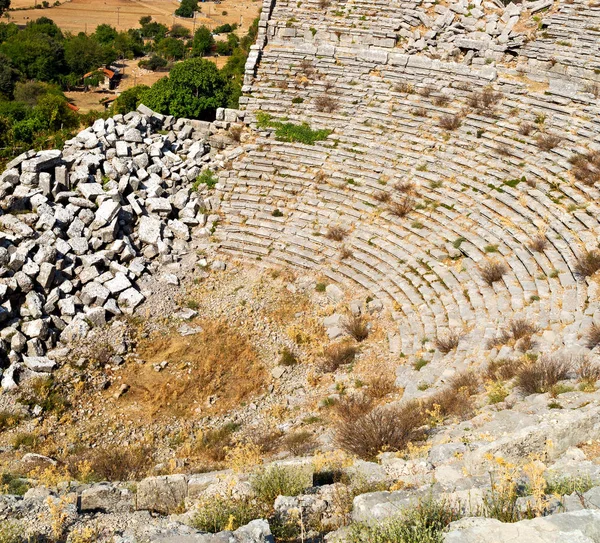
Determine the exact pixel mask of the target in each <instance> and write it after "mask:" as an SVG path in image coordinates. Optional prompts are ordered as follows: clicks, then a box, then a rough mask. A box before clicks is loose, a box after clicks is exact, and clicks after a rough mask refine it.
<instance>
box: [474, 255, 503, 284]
mask: <svg viewBox="0 0 600 543" xmlns="http://www.w3.org/2000/svg"><path fill="white" fill-rule="evenodd" d="M507 272H508V266H507V265H506V264H504V262H500V261H499V260H486V261H484V262H483V263H482V264H481V265H480V266H479V275H480V276H481V279H483V281H484V283H485V284H486V285H488V286H490V287H491V286H492V285H493V284H494V283H495V282H496V281H500V280H501V279H502V277H503V276H504V274H505V273H507Z"/></svg>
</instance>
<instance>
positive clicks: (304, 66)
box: [286, 58, 315, 85]
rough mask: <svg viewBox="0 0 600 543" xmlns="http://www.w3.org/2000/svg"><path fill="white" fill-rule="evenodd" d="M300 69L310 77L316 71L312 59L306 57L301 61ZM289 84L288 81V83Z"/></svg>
mask: <svg viewBox="0 0 600 543" xmlns="http://www.w3.org/2000/svg"><path fill="white" fill-rule="evenodd" d="M300 71H301V72H302V73H303V74H304V75H305V76H306V77H310V76H311V75H313V74H314V73H315V68H314V66H313V64H312V62H311V61H310V60H308V59H307V58H305V59H304V60H303V61H302V62H300ZM286 85H287V83H286Z"/></svg>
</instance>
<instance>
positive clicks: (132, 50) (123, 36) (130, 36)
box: [113, 28, 144, 58]
mask: <svg viewBox="0 0 600 543" xmlns="http://www.w3.org/2000/svg"><path fill="white" fill-rule="evenodd" d="M113 46H114V49H115V51H116V53H117V54H118V55H119V56H121V57H124V58H135V57H139V56H141V55H143V54H144V40H143V39H142V36H141V33H140V32H139V31H137V30H134V29H131V28H130V29H129V30H128V31H127V32H119V34H118V35H117V37H116V38H115V40H114V44H113Z"/></svg>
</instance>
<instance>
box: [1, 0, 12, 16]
mask: <svg viewBox="0 0 600 543" xmlns="http://www.w3.org/2000/svg"><path fill="white" fill-rule="evenodd" d="M9 7H10V0H0V16H1V15H2V14H3V13H4V12H5V11H6V10H7V9H8V8H9Z"/></svg>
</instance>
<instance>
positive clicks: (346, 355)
mask: <svg viewBox="0 0 600 543" xmlns="http://www.w3.org/2000/svg"><path fill="white" fill-rule="evenodd" d="M357 353H358V349H357V348H356V347H355V346H354V345H351V344H350V343H348V342H345V341H341V342H339V343H333V344H332V345H329V346H328V347H326V348H325V350H324V351H323V360H322V362H321V366H320V367H321V370H322V371H324V372H334V371H335V370H337V369H338V368H339V367H340V366H343V365H345V364H350V363H352V362H353V361H354V358H355V357H356V354H357Z"/></svg>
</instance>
